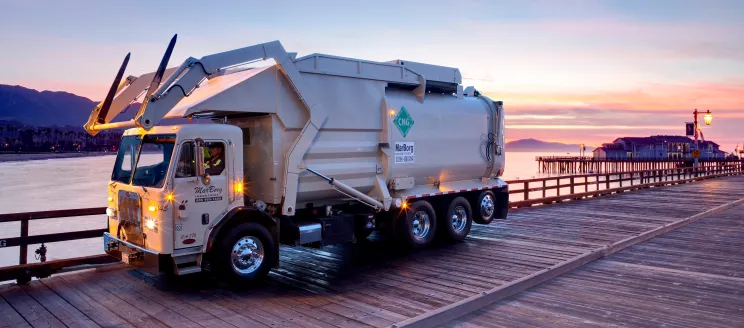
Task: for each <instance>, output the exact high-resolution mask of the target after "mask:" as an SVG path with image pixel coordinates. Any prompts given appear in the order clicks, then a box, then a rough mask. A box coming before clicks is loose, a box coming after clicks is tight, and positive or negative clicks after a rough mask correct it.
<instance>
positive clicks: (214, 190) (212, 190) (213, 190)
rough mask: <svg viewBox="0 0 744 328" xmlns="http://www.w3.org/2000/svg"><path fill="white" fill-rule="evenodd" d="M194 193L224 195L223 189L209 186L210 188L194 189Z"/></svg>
mask: <svg viewBox="0 0 744 328" xmlns="http://www.w3.org/2000/svg"><path fill="white" fill-rule="evenodd" d="M194 192H195V193H197V194H211V193H218V194H221V193H222V188H219V187H215V186H209V187H194Z"/></svg>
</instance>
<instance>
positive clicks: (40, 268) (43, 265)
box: [0, 207, 116, 283]
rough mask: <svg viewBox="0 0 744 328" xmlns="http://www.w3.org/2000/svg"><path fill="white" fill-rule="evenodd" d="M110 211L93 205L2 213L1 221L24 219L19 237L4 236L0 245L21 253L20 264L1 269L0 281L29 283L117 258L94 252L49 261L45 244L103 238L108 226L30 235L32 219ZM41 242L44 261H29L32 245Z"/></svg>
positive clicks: (99, 213) (41, 255) (40, 249)
mask: <svg viewBox="0 0 744 328" xmlns="http://www.w3.org/2000/svg"><path fill="white" fill-rule="evenodd" d="M102 214H106V208H105V207H93V208H78V209H69V210H54V211H41V212H26V213H10V214H0V223H6V222H20V223H21V231H20V235H19V237H11V238H5V239H0V248H5V247H19V254H18V263H19V264H18V265H14V266H9V267H4V268H0V281H5V280H11V279H16V280H18V282H19V283H21V282H27V281H29V280H30V279H31V277H48V276H49V275H50V274H52V273H54V272H59V271H60V270H62V269H64V268H68V267H73V266H77V265H86V264H101V263H110V262H115V261H116V259H115V258H113V257H111V256H109V255H107V254H101V255H93V256H85V257H76V258H70V259H63V260H55V261H50V262H46V261H45V256H46V247H45V246H44V243H53V242H60V241H70V240H79V239H88V238H99V237H101V236H103V233H104V232H105V231H107V230H106V229H91V230H82V231H71V232H62V233H55V234H45V235H33V236H29V235H28V224H29V221H32V220H43V219H53V218H69V217H79V216H88V215H102ZM36 244H41V245H42V247H40V248H39V249H38V250H36V252H37V255H38V256H39V257H40V259H41V260H42V262H40V263H32V264H27V259H28V246H29V245H36Z"/></svg>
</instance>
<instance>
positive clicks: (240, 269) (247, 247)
mask: <svg viewBox="0 0 744 328" xmlns="http://www.w3.org/2000/svg"><path fill="white" fill-rule="evenodd" d="M263 258H264V248H263V244H261V241H260V240H258V238H256V237H253V236H247V237H243V238H240V239H239V240H238V241H237V242H236V243H235V245H233V247H232V254H231V261H230V262H231V264H232V268H233V270H235V272H237V273H239V274H250V273H253V272H255V271H256V270H258V268H259V267H260V266H261V263H262V262H263Z"/></svg>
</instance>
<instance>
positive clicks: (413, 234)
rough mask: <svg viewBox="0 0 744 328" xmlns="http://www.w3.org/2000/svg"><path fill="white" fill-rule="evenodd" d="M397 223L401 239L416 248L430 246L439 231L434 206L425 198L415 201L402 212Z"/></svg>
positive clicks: (397, 232) (397, 231) (397, 233)
mask: <svg viewBox="0 0 744 328" xmlns="http://www.w3.org/2000/svg"><path fill="white" fill-rule="evenodd" d="M397 221H398V222H397V224H396V235H397V236H398V238H399V240H400V241H401V242H402V243H403V244H405V245H406V246H409V247H411V248H414V249H420V248H424V247H426V246H428V245H429V244H431V242H432V241H433V240H434V236H435V234H436V232H437V217H436V214H435V213H434V208H433V207H432V206H431V204H429V202H427V201H425V200H419V201H417V202H415V203H413V204H412V205H411V206H410V207H409V208H408V209H407V210H403V212H401V216H400V217H399V218H398V220H397Z"/></svg>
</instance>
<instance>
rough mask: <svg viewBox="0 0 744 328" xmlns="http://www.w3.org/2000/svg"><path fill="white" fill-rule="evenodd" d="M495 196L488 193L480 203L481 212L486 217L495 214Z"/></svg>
mask: <svg viewBox="0 0 744 328" xmlns="http://www.w3.org/2000/svg"><path fill="white" fill-rule="evenodd" d="M493 208H494V205H493V197H491V195H486V196H485V197H483V199H482V200H481V203H480V212H481V215H482V216H483V217H484V218H490V217H491V215H493Z"/></svg>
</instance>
